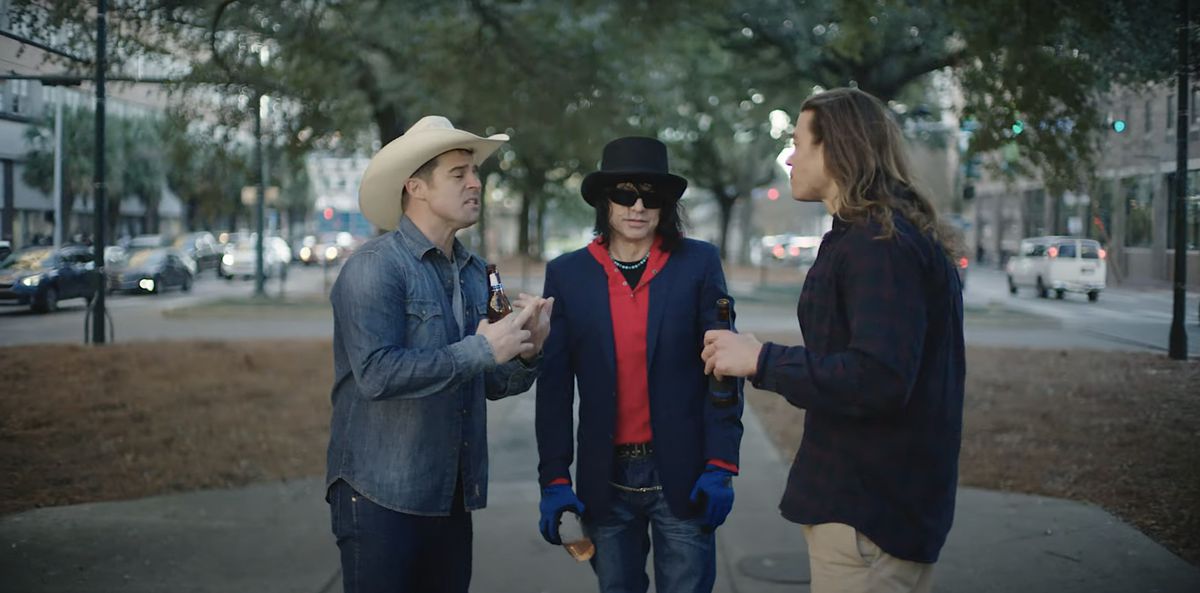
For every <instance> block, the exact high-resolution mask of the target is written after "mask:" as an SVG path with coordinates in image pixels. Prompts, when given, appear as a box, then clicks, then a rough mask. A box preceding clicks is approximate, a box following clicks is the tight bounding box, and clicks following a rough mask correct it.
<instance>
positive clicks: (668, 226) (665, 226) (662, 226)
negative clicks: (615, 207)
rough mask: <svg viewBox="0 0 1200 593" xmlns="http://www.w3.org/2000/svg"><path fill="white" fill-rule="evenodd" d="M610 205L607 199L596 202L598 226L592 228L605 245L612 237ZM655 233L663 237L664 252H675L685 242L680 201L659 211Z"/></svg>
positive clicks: (673, 202) (662, 246)
mask: <svg viewBox="0 0 1200 593" xmlns="http://www.w3.org/2000/svg"><path fill="white" fill-rule="evenodd" d="M609 204H611V202H609V201H608V200H605V199H599V200H596V204H595V206H596V226H595V227H593V228H592V233H593V234H594V235H596V236H597V237H600V242H601V243H604V244H605V245H607V244H608V241H609V239H610V238H611V236H612V227H610V226H609V223H608V214H609ZM654 232H655V234H657V235H658V236H659V237H662V245H660V248H661V249H662V250H663V251H673V250H674V249H675V248H676V247H678V246H679V244H680V243H681V242H683V218H682V217H681V216H680V214H679V200H672V201H671V203H670V204H667V205H664V206H663V207H662V208H661V209H659V211H658V227H656V228H655V229H654Z"/></svg>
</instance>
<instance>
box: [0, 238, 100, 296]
mask: <svg viewBox="0 0 1200 593" xmlns="http://www.w3.org/2000/svg"><path fill="white" fill-rule="evenodd" d="M94 268H95V266H94V265H93V264H92V250H91V248H90V247H87V246H84V245H67V246H64V247H62V248H59V249H55V248H53V247H30V248H27V249H22V250H20V251H17V252H14V253H11V254H9V256H8V257H7V258H5V259H4V261H2V262H0V301H16V302H17V303H18V304H21V305H29V306H30V308H31V309H33V310H34V311H35V312H37V313H49V312H51V311H54V310H57V309H58V303H59V301H62V300H64V299H75V298H81V299H84V300H86V301H87V303H88V304H89V305H90V304H91V302H92V299H93V298H94V297H95V296H96V281H95V279H94V272H93V269H94Z"/></svg>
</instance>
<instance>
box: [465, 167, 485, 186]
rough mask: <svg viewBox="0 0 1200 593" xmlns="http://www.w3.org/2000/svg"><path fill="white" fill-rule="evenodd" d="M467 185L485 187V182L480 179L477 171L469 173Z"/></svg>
mask: <svg viewBox="0 0 1200 593" xmlns="http://www.w3.org/2000/svg"><path fill="white" fill-rule="evenodd" d="M467 187H468V188H471V189H475V188H480V187H483V183H482V182H481V181H480V179H479V173H477V172H475V171H471V172H470V173H467Z"/></svg>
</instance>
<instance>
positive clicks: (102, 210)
mask: <svg viewBox="0 0 1200 593" xmlns="http://www.w3.org/2000/svg"><path fill="white" fill-rule="evenodd" d="M107 10H108V2H107V0H99V7H98V10H97V11H96V170H95V173H94V174H93V181H94V183H95V188H94V193H95V210H94V212H95V221H94V222H95V230H94V231H93V233H92V247H93V248H94V254H95V255H94V256H93V258H94V259H93V261H94V262H95V263H94V265H95V268H94V269H95V273H96V297H95V298H94V299H93V300H92V343H93V344H103V343H104V342H105V337H104V330H105V328H106V327H107V323H106V320H107V315H106V314H105V310H104V293H105V287H104V285H105V281H106V278H105V270H104V244H105V242H106V241H105V238H104V230H105V229H104V227H105V226H106V225H107V221H106V220H105V214H106V213H107V207H108V206H107V203H106V202H107V200H106V199H105V186H104V112H105V100H104V74H105V72H104V71H105V69H106V65H107V63H108V60H107V57H108V49H107V39H106V35H107V33H108V31H107V30H106V29H107V25H108V23H107V18H108V17H107V15H106V12H107ZM55 199H57V196H56V198H55Z"/></svg>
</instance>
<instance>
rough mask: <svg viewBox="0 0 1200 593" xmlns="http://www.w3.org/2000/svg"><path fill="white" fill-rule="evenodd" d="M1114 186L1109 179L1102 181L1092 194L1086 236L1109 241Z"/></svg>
mask: <svg viewBox="0 0 1200 593" xmlns="http://www.w3.org/2000/svg"><path fill="white" fill-rule="evenodd" d="M1112 188H1113V186H1112V183H1109V182H1108V180H1104V181H1102V182H1101V183H1100V184H1099V186H1098V187H1097V188H1096V191H1095V192H1094V194H1093V195H1092V207H1091V210H1090V213H1089V214H1090V219H1091V220H1089V221H1088V222H1087V224H1086V225H1084V226H1085V228H1087V232H1086V233H1085V236H1086V237H1090V238H1092V239H1098V240H1100V241H1103V242H1105V243H1108V242H1109V235H1108V234H1109V232H1111V231H1110V229H1111V228H1112V204H1113V189H1112Z"/></svg>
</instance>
